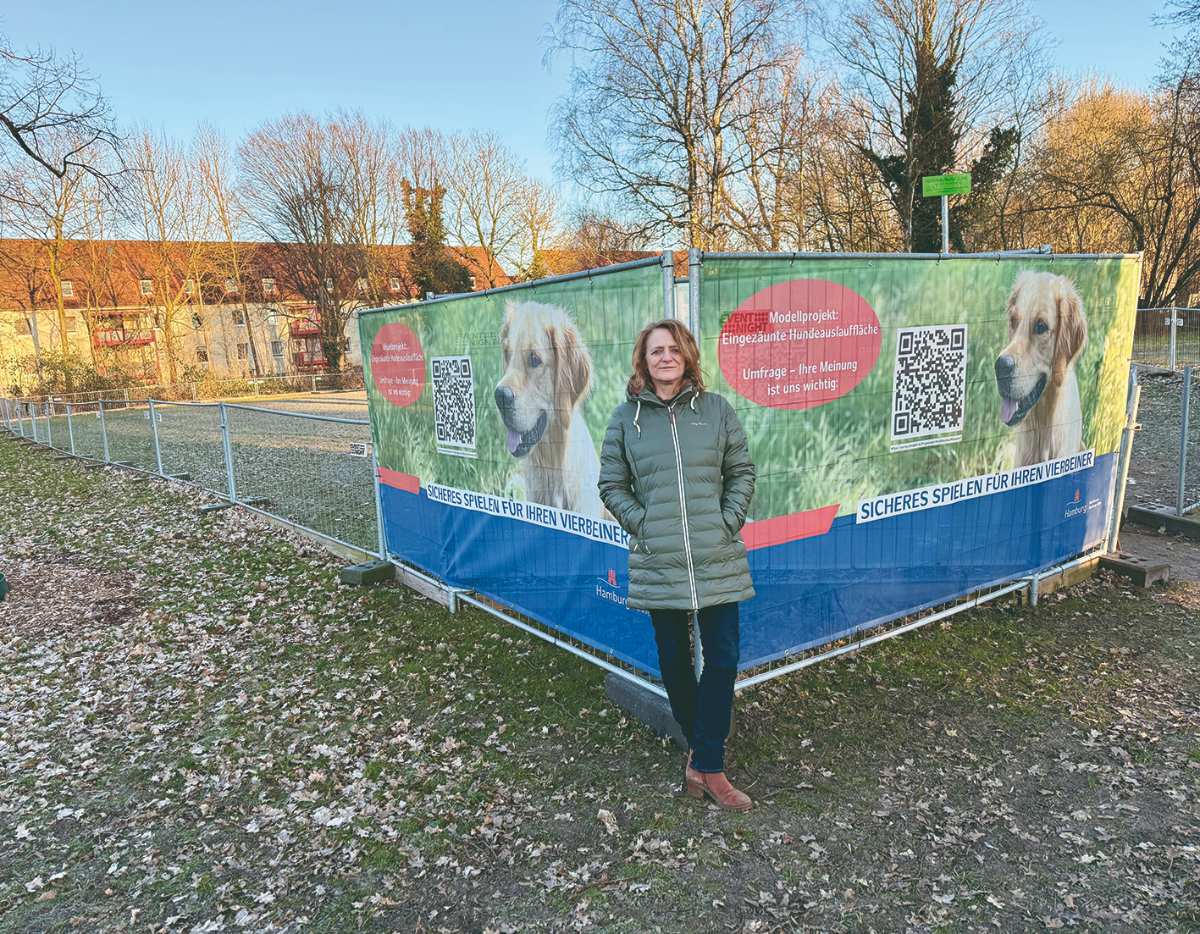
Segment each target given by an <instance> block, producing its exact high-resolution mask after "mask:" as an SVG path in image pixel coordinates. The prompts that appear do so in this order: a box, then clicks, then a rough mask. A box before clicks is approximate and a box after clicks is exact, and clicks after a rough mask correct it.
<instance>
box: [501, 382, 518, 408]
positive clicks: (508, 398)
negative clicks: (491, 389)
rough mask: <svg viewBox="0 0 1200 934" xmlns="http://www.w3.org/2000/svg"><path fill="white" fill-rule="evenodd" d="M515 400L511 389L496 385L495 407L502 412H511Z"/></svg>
mask: <svg viewBox="0 0 1200 934" xmlns="http://www.w3.org/2000/svg"><path fill="white" fill-rule="evenodd" d="M516 401H517V397H516V396H514V395H513V391H512V390H511V389H509V388H508V387H507V386H497V387H496V408H498V409H499V410H500V411H501V412H502V413H508V412H511V411H512V408H513V405H514V404H515V403H516Z"/></svg>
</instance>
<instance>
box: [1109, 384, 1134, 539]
mask: <svg viewBox="0 0 1200 934" xmlns="http://www.w3.org/2000/svg"><path fill="white" fill-rule="evenodd" d="M1141 401H1142V387H1141V386H1138V385H1135V386H1134V387H1133V395H1132V396H1130V397H1129V404H1128V406H1127V407H1126V410H1125V428H1124V429H1123V430H1122V431H1121V453H1120V455H1119V457H1118V458H1117V489H1116V494H1117V495H1116V497H1115V498H1114V502H1113V506H1114V507H1115V508H1114V509H1113V513H1112V519H1111V522H1110V524H1109V528H1108V551H1109V553H1112V552H1115V551H1116V550H1117V549H1118V548H1119V547H1120V544H1121V513H1123V512H1124V511H1125V482H1126V480H1128V479H1129V461H1130V460H1131V458H1132V454H1133V433H1134V432H1135V431H1137V413H1138V405H1139V404H1140V403H1141Z"/></svg>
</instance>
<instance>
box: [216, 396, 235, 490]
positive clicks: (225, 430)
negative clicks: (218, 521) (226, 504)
mask: <svg viewBox="0 0 1200 934" xmlns="http://www.w3.org/2000/svg"><path fill="white" fill-rule="evenodd" d="M217 410H218V411H219V412H220V415H221V447H222V448H223V449H224V451H225V488H226V490H227V491H228V493H229V501H230V502H231V503H236V502H237V482H236V481H235V480H234V476H233V445H232V444H231V443H230V441H229V412H228V410H227V409H226V408H225V403H224V402H218V403H217Z"/></svg>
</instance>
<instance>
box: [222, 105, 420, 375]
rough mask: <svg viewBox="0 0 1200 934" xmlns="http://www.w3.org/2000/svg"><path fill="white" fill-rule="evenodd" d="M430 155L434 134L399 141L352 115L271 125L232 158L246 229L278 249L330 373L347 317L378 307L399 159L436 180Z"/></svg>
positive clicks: (338, 359)
mask: <svg viewBox="0 0 1200 934" xmlns="http://www.w3.org/2000/svg"><path fill="white" fill-rule="evenodd" d="M435 149H436V137H434V136H433V134H430V135H429V136H426V137H421V136H418V135H416V134H414V135H413V137H411V138H409V139H408V140H407V141H406V140H405V138H404V137H401V138H399V140H397V139H395V138H394V137H392V135H391V134H389V132H388V131H387V128H386V127H384V126H379V125H374V124H371V123H370V122H368V121H367V120H365V118H363V117H362V116H360V115H357V114H339V115H337V116H335V117H334V118H332V119H330V120H327V121H320V120H317V119H316V118H315V117H312V116H310V115H308V114H297V115H293V116H290V117H284V118H283V119H280V120H275V121H270V122H268V123H265V124H263V125H262V126H261V127H260V128H259V129H258V130H256V131H255V132H254V133H252V134H251V135H250V136H249V137H248V138H247V139H246V140H245V141H244V142H243V143H242V144H241V146H240V147H239V149H238V163H239V167H240V174H241V195H242V202H243V204H244V205H245V207H246V210H247V214H248V217H249V219H250V223H251V225H252V226H254V227H255V228H256V229H257V230H258V231H259V232H260V233H261V234H263V235H264V236H265V237H266V238H267V239H269V240H271V241H272V242H273V243H274V244H275V246H276V251H275V258H276V261H277V262H278V263H279V264H280V268H281V271H282V273H283V275H284V276H285V278H286V279H287V281H288V284H289V285H290V286H291V287H292V289H293V290H294V291H296V292H299V293H300V294H301V295H304V296H305V297H307V298H308V299H309V300H310V301H312V302H313V304H314V305H315V306H316V309H317V319H318V320H317V323H318V325H319V328H320V342H321V349H322V353H323V356H324V358H325V360H326V361H327V363H328V365H329V366H330V367H331V368H332V369H335V370H337V369H340V368H341V364H342V360H343V358H344V356H345V353H346V350H347V348H348V346H349V341H348V339H347V337H346V324H347V322H348V321H349V319H350V317H351V316H352V315H353V313H354V311H355V310H356V308H358V307H359V306H360V305H361V304H363V303H366V302H369V301H375V302H377V301H379V299H380V298H381V296H382V293H383V291H384V288H383V284H384V281H385V280H384V278H383V277H384V274H385V273H390V272H391V270H392V267H391V266H390V265H389V264H390V263H391V262H392V260H391V259H390V256H389V251H388V249H387V248H388V247H390V246H392V245H393V244H395V243H396V242H397V240H398V237H399V235H400V230H401V229H402V228H400V227H399V218H400V217H401V216H402V211H403V209H402V206H401V205H402V201H403V198H402V186H403V182H404V179H403V177H402V176H403V172H402V170H401V168H400V167H399V166H400V165H402V164H403V163H402V162H401V163H397V159H398V158H399V159H401V160H411V164H412V165H415V166H419V167H420V171H422V172H433V171H434V170H435V166H436V164H437V159H436V155H435V153H434V150H435ZM398 183H399V184H398ZM393 274H394V273H393ZM388 277H389V278H390V275H389V276H388Z"/></svg>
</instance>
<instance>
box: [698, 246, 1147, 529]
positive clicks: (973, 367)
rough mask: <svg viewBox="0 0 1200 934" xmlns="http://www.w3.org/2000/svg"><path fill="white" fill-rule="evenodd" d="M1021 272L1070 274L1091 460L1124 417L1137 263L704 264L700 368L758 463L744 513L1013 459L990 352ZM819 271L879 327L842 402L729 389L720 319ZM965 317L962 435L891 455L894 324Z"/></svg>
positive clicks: (764, 513) (984, 469)
mask: <svg viewBox="0 0 1200 934" xmlns="http://www.w3.org/2000/svg"><path fill="white" fill-rule="evenodd" d="M1024 269H1033V270H1039V271H1048V272H1054V273H1058V274H1062V275H1065V276H1067V277H1069V278H1070V279H1071V280H1072V281H1073V282H1074V283H1075V285H1076V288H1077V289H1078V291H1079V294H1080V297H1081V298H1082V300H1083V307H1084V313H1085V315H1086V317H1087V322H1088V341H1087V345H1086V346H1085V348H1084V350H1083V352H1082V354H1081V356H1080V357H1079V359H1078V360H1077V362H1076V366H1075V369H1076V375H1077V377H1078V381H1079V391H1080V399H1081V403H1082V408H1083V418H1084V425H1083V428H1084V442H1085V445H1086V446H1087V447H1094V448H1095V450H1096V453H1097V455H1101V454H1105V453H1109V452H1111V451H1113V450H1115V449H1116V447H1117V444H1118V441H1119V438H1120V432H1121V427H1122V424H1123V422H1124V403H1125V390H1126V380H1127V374H1128V364H1129V353H1130V346H1131V341H1132V336H1133V333H1132V332H1133V322H1134V307H1135V303H1136V295H1137V279H1138V263H1137V260H1136V258H1133V257H1129V258H1122V259H1105V260H1083V259H1079V260H1071V259H1061V258H1057V259H1050V258H1045V259H1037V258H1028V259H1027V258H1021V259H1020V260H1019V261H1017V260H1008V259H1006V260H1000V261H997V260H995V259H979V260H966V259H959V260H952V261H947V262H935V261H929V260H903V259H894V260H893V259H882V260H881V259H865V258H864V259H827V260H826V259H817V260H797V261H794V262H793V261H789V260H785V259H770V260H757V259H755V260H751V259H744V260H734V259H727V260H718V259H710V260H706V261H705V264H704V267H703V279H702V286H701V294H700V298H701V304H700V307H701V327H700V330H701V335H702V339H701V345H702V365H703V369H704V372H705V374H706V377H707V379H708V380H709V385H710V387H711V388H712V389H715V390H716V391H718V392H721V393H722V394H724V395H725V396H726V397H727V398H728V399H730V401H731V402H733V404H734V406H735V408H736V409H737V410H738V414H739V416H740V417H741V419H742V423H743V425H744V426H745V428H746V432H747V436H748V438H749V443H750V451H751V455H752V456H753V458H754V461H755V463H756V464H757V465H758V468H759V478H758V487H757V489H756V491H755V495H754V502H753V504H752V506H751V513H752V518H759V519H761V518H766V517H769V516H776V515H783V514H786V513H789V512H796V511H801V510H805V509H812V508H816V507H819V506H824V505H827V504H830V503H839V504H840V509H839V513H840V514H845V513H851V512H854V511H855V509H856V507H857V504H858V502H859V501H860V500H863V499H866V498H869V497H872V496H878V495H881V494H884V493H889V492H895V491H899V490H905V489H913V488H917V487H921V486H925V485H927V484H931V483H942V482H947V481H951V480H956V479H959V478H961V477H969V476H976V475H979V474H985V473H989V472H992V471H997V470H1003V469H1007V468H1008V467H1010V466H1012V464H1011V460H1012V455H1011V444H1010V441H1011V430H1010V429H1008V428H1007V427H1006V426H1005V425H1004V424H1003V423H1002V422H1001V421H1000V415H999V404H1000V399H999V395H998V394H997V391H996V379H995V370H994V367H995V360H996V356H997V355H998V353H999V351H1000V350H1001V348H1003V347H1004V345H1005V344H1006V343H1007V341H1008V330H1007V327H1008V326H1007V312H1006V307H1005V305H1006V302H1007V299H1008V294H1009V292H1010V290H1011V288H1012V284H1013V281H1014V280H1015V278H1016V276H1017V274H1018V273H1019V272H1020V271H1021V270H1024ZM805 278H821V279H828V280H831V281H834V282H837V283H840V284H842V285H844V286H846V287H847V288H850V289H853V290H854V291H855V292H857V293H858V294H859V295H861V296H862V297H863V298H864V299H866V301H867V302H868V304H870V306H871V307H872V308H873V309H874V310H875V313H876V315H877V316H878V317H879V322H880V328H881V331H882V345H881V349H880V354H879V359H878V362H877V363H876V365H875V367H874V369H873V370H872V371H871V373H870V374H869V375H868V376H866V377H865V378H864V379H863V380H862V382H860V383H859V384H858V385H857V386H856V387H855V388H854V389H852V390H851V391H850V392H849V393H848V394H847V395H845V396H843V397H842V398H840V399H837V400H834V401H832V402H829V403H826V404H825V405H822V406H819V407H816V408H811V409H806V410H790V409H782V408H780V409H776V408H764V407H760V406H758V405H756V404H754V403H753V402H750V401H748V400H746V399H744V398H741V397H740V396H738V395H737V394H736V392H734V390H733V389H732V388H730V386H729V385H728V383H726V381H725V379H724V377H723V376H722V374H721V371H720V367H719V365H718V362H717V335H718V334H719V333H720V329H721V325H722V323H723V321H724V319H725V318H726V317H727V316H728V314H729V313H730V312H732V311H733V310H734V309H735V308H736V307H737V306H738V305H739V304H741V303H742V302H743V301H744V300H745V299H747V298H749V297H750V296H751V295H753V294H754V293H756V292H758V291H759V290H760V289H764V288H767V287H768V286H771V285H774V284H776V283H779V282H786V281H788V280H790V279H805ZM961 322H965V323H966V324H967V397H966V406H965V415H964V426H963V427H964V430H963V438H962V440H961V441H959V442H957V443H954V444H944V445H938V446H933V447H927V448H917V449H914V450H909V451H900V452H896V453H892V452H891V451H890V443H891V432H890V418H891V403H892V379H893V367H894V364H895V354H896V345H895V332H896V329H897V328H899V327H906V326H921V325H934V324H954V323H961Z"/></svg>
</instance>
